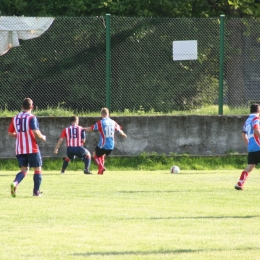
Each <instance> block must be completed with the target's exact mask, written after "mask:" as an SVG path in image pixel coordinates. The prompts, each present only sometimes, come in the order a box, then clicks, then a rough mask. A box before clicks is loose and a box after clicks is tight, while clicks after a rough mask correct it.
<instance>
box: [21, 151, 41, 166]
mask: <svg viewBox="0 0 260 260" xmlns="http://www.w3.org/2000/svg"><path fill="white" fill-rule="evenodd" d="M16 158H17V160H18V164H19V167H22V166H26V167H40V166H42V157H41V153H40V152H38V153H29V154H17V155H16Z"/></svg>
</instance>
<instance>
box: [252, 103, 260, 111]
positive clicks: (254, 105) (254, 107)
mask: <svg viewBox="0 0 260 260" xmlns="http://www.w3.org/2000/svg"><path fill="white" fill-rule="evenodd" d="M258 107H259V105H258V104H256V103H254V104H252V105H251V107H250V113H256V112H258Z"/></svg>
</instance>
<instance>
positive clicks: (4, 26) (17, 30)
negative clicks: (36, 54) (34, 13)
mask: <svg viewBox="0 0 260 260" xmlns="http://www.w3.org/2000/svg"><path fill="white" fill-rule="evenodd" d="M53 21H54V18H52V17H17V16H0V55H4V54H5V53H6V52H8V50H10V49H11V48H12V47H17V46H19V45H20V44H19V39H22V40H28V39H33V38H36V37H39V36H40V35H42V34H43V33H44V32H45V31H46V30H48V29H49V27H50V26H51V24H52V23H53Z"/></svg>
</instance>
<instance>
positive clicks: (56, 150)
mask: <svg viewBox="0 0 260 260" xmlns="http://www.w3.org/2000/svg"><path fill="white" fill-rule="evenodd" d="M63 139H64V138H60V139H59V140H58V142H57V144H56V147H55V149H54V153H58V151H59V148H60V146H61V144H62V142H63Z"/></svg>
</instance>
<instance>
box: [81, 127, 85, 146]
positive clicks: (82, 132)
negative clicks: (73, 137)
mask: <svg viewBox="0 0 260 260" xmlns="http://www.w3.org/2000/svg"><path fill="white" fill-rule="evenodd" d="M81 141H82V145H83V144H84V143H85V142H86V132H85V131H84V129H83V130H82V131H81Z"/></svg>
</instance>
